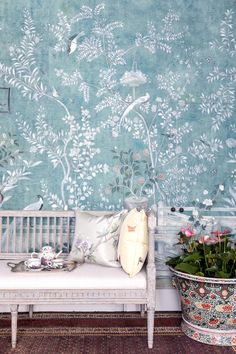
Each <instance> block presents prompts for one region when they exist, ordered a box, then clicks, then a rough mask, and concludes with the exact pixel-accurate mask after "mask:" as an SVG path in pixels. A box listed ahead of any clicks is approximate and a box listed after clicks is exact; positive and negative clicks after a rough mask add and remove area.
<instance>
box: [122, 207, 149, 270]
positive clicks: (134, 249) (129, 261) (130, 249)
mask: <svg viewBox="0 0 236 354" xmlns="http://www.w3.org/2000/svg"><path fill="white" fill-rule="evenodd" d="M147 253H148V228H147V215H146V213H145V211H144V210H141V211H138V210H137V209H132V210H131V211H130V212H129V213H128V215H127V216H126V218H125V220H124V222H123V224H122V226H121V230H120V238H119V243H118V259H119V261H120V263H121V266H122V268H123V269H124V271H125V272H126V273H128V274H129V276H130V277H133V276H134V275H136V274H137V273H138V272H139V271H140V270H141V269H142V267H143V264H144V262H145V259H146V257H147Z"/></svg>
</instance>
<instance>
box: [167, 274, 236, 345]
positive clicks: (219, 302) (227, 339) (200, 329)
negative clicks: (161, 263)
mask: <svg viewBox="0 0 236 354" xmlns="http://www.w3.org/2000/svg"><path fill="white" fill-rule="evenodd" d="M170 270H171V272H173V282H174V286H175V287H176V288H177V289H178V291H179V294H180V299H181V308H182V319H183V320H182V324H181V326H182V330H183V332H184V333H185V334H186V335H187V336H188V337H190V338H192V339H194V340H197V341H199V342H202V343H205V344H212V345H225V346H233V345H236V279H219V278H204V277H199V276H194V275H189V274H185V273H182V272H179V271H176V270H174V269H173V268H170Z"/></svg>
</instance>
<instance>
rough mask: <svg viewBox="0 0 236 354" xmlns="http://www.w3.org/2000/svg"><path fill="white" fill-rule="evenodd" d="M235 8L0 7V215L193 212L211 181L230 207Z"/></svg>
mask: <svg viewBox="0 0 236 354" xmlns="http://www.w3.org/2000/svg"><path fill="white" fill-rule="evenodd" d="M235 11H236V1H235V0H224V1H220V0H218V1H216V0H208V1H205V0H195V1H187V0H143V1H141V0H129V1H126V0H116V1H115V2H111V1H108V0H107V1H104V2H100V1H95V0H94V1H89V0H87V1H86V0H84V1H81V0H79V1H78V0H70V1H65V0H54V1H53V2H51V3H50V6H49V4H48V1H46V0H41V1H39V0H17V1H10V0H2V1H1V3H0V39H1V54H0V87H1V88H0V122H1V131H0V191H1V193H2V194H3V195H4V200H3V202H2V205H1V207H2V208H4V209H21V208H24V207H25V206H26V205H27V204H29V203H31V202H33V201H34V200H36V195H37V194H40V195H42V196H43V198H44V208H45V209H51V208H55V209H68V208H69V209H73V208H77V207H81V208H85V209H119V208H121V206H122V205H123V200H124V198H125V197H127V196H147V197H148V198H149V200H150V205H152V204H155V203H157V202H158V201H163V203H164V204H166V205H174V206H177V207H178V206H191V205H192V202H193V200H195V199H196V198H198V199H200V200H201V199H202V198H211V195H214V196H215V195H216V194H217V191H218V190H219V186H221V188H220V192H223V193H221V194H220V196H219V198H218V200H217V205H218V206H236V202H235V200H236V198H235V196H236V179H235V177H236V120H235V82H236V66H235V56H236V41H235V38H236V31H235V28H236V24H235ZM8 88H9V89H10V90H7V89H8ZM8 94H10V103H9V102H8ZM222 186H223V188H222Z"/></svg>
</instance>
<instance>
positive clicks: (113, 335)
mask: <svg viewBox="0 0 236 354" xmlns="http://www.w3.org/2000/svg"><path fill="white" fill-rule="evenodd" d="M180 322H181V314H180V313H179V312H178V313H170V312H166V313H163V312H157V313H156V315H155V334H154V348H153V349H148V348H147V338H146V336H147V331H146V318H141V317H140V314H139V313H35V314H34V316H33V319H29V318H28V314H22V313H20V314H19V320H18V342H17V348H16V349H11V343H10V341H11V331H10V316H9V314H0V353H1V354H10V353H15V354H153V353H156V354H195V353H196V354H199V353H204V354H226V353H228V354H230V353H231V354H232V353H234V354H235V352H236V349H235V347H234V348H232V347H219V346H212V345H206V344H202V343H199V342H196V341H194V340H192V339H190V338H188V337H187V336H185V335H184V334H183V333H182V331H181V328H180Z"/></svg>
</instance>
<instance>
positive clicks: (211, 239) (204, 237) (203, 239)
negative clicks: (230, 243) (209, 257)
mask: <svg viewBox="0 0 236 354" xmlns="http://www.w3.org/2000/svg"><path fill="white" fill-rule="evenodd" d="M217 242H219V239H218V238H217V237H211V236H209V235H201V236H200V238H199V243H205V244H206V245H214V244H215V243H217Z"/></svg>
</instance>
